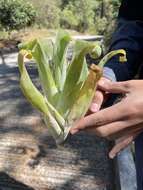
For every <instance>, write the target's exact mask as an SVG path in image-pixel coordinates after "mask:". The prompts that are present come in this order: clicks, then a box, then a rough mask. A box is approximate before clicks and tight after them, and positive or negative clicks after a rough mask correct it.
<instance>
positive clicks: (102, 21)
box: [0, 0, 121, 41]
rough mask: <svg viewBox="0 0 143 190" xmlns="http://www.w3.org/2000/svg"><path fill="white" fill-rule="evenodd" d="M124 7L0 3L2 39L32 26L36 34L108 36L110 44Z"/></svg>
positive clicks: (91, 0)
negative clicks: (59, 31)
mask: <svg viewBox="0 0 143 190" xmlns="http://www.w3.org/2000/svg"><path fill="white" fill-rule="evenodd" d="M120 3H121V0H52V1H51V0H44V1H39V0H0V34H1V35H0V36H1V38H2V37H4V38H6V37H7V36H8V35H7V33H6V31H9V30H10V31H12V30H19V29H21V28H22V29H23V28H24V29H25V27H27V26H30V25H32V26H33V29H32V31H33V32H34V31H35V30H36V31H37V29H45V30H51V29H53V30H55V29H57V28H63V29H68V30H72V31H73V30H74V31H77V32H79V33H88V34H94V35H98V34H99V35H104V36H105V39H106V41H109V40H110V37H111V33H112V32H113V29H114V27H115V21H116V18H117V15H118V8H119V5H120ZM25 30H27V29H25ZM27 31H28V30H27ZM22 32H23V35H24V34H25V31H23V30H22ZM5 33H6V34H5ZM17 35H19V33H17ZM41 35H42V33H41ZM26 36H27V32H26ZM38 36H39V35H38Z"/></svg>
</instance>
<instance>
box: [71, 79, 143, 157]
mask: <svg viewBox="0 0 143 190" xmlns="http://www.w3.org/2000/svg"><path fill="white" fill-rule="evenodd" d="M100 88H101V89H102V90H103V91H106V92H109V93H117V94H118V93H119V94H124V95H126V97H125V98H124V99H123V100H122V101H121V102H119V103H117V104H115V105H113V106H111V107H108V108H106V109H103V110H101V111H99V112H97V113H94V114H91V115H88V116H86V117H84V118H82V119H81V120H80V121H78V122H77V123H76V126H75V127H74V128H72V129H71V134H74V133H77V132H78V131H80V130H85V131H87V132H90V133H92V134H93V133H94V134H96V135H97V136H100V137H104V138H107V139H109V140H115V139H116V140H117V144H116V145H115V147H113V149H112V150H111V152H110V153H109V156H110V158H113V157H114V156H115V155H116V154H117V153H118V152H119V151H120V150H121V149H123V148H125V147H126V146H127V145H128V144H129V143H131V142H132V140H133V139H134V138H135V137H136V136H137V135H138V134H139V133H140V132H142V131H143V80H131V81H126V82H112V83H102V85H100Z"/></svg>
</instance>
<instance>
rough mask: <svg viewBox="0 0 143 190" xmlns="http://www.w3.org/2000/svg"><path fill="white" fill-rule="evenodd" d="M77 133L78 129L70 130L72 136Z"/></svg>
mask: <svg viewBox="0 0 143 190" xmlns="http://www.w3.org/2000/svg"><path fill="white" fill-rule="evenodd" d="M77 132H79V129H76V128H73V129H71V130H70V133H71V134H72V135H74V134H76V133H77Z"/></svg>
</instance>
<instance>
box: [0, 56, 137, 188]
mask: <svg viewBox="0 0 143 190" xmlns="http://www.w3.org/2000/svg"><path fill="white" fill-rule="evenodd" d="M28 71H29V72H30V76H31V78H32V80H33V81H34V83H36V85H37V86H39V83H38V78H37V71H36V69H35V66H34V65H33V64H31V63H30V64H28ZM40 122H41V119H40V115H39V113H38V112H36V111H35V110H34V109H33V108H32V106H31V105H30V104H29V103H28V102H27V100H26V99H25V98H24V96H23V94H22V92H21V90H20V87H19V72H18V66H17V53H11V54H5V55H2V56H0V139H1V141H0V190H1V189H2V190H45V189H55V190H64V189H65V190H67V189H70V190H72V189H74V190H75V189H77V190H78V189H79V190H85V189H86V190H88V189H89V190H92V189H94V190H115V185H117V184H118V183H121V186H122V188H120V187H118V189H122V190H127V189H128V187H129V186H130V185H131V187H130V190H135V189H136V185H135V175H134V166H133V165H132V164H131V165H129V170H128V169H127V165H128V164H127V163H130V162H131V163H132V157H131V156H130V157H128V155H127V154H126V153H125V154H121V156H119V157H118V158H117V161H120V163H121V164H120V167H119V169H120V168H121V170H120V172H119V173H118V175H119V176H121V178H120V182H119V181H118V182H117V181H116V179H115V178H116V177H115V165H114V163H113V162H112V161H110V160H109V159H108V156H107V154H108V151H109V148H110V145H109V143H107V142H106V141H104V140H102V139H99V138H95V137H93V136H91V137H90V136H85V135H79V136H77V137H75V138H73V139H71V140H69V142H68V143H67V145H66V149H64V150H58V151H59V154H60V157H59V155H58V154H57V149H56V148H55V145H54V144H53V141H51V140H50V139H48V137H47V139H48V140H46V143H47V142H48V144H50V147H49V145H48V147H47V146H46V148H45V149H46V150H44V151H45V152H46V153H45V154H46V155H48V154H49V153H50V155H48V157H46V156H44V157H42V156H41V159H42V160H43V162H44V167H43V166H41V165H40V166H39V168H40V167H41V168H40V170H39V172H40V173H41V170H42V171H44V173H43V175H42V174H40V175H41V176H38V177H37V178H36V177H35V175H37V173H38V172H36V174H35V173H34V171H33V173H32V174H31V173H30V172H31V170H30V169H29V168H27V166H25V168H26V171H25V174H24V175H22V174H21V172H20V173H18V174H16V171H15V170H14V169H13V170H14V172H13V171H11V170H10V168H11V167H14V166H15V167H16V165H17V160H14V161H13V162H11V160H12V159H14V158H13V155H14V154H9V152H7V151H6V150H7V149H8V150H9V147H10V150H11V151H13V146H19V147H20V146H21V142H22V143H23V144H25V145H24V146H27V147H29V146H37V145H35V144H36V143H39V140H38V141H37V140H36V141H35V140H32V139H33V136H34V135H35V134H36V135H35V136H36V139H38V138H39V136H40V133H43V134H46V133H47V131H46V130H45V129H43V126H42V128H41V127H37V123H40ZM35 126H36V128H35ZM15 133H17V135H18V136H17V137H16V138H17V139H15V136H14V139H13V137H11V136H9V135H11V134H12V135H15ZM22 134H23V135H24V136H23V137H22ZM25 134H26V135H25ZM29 135H31V136H30V137H29ZM20 136H21V137H20ZM35 136H34V138H35ZM37 137H38V138H37ZM7 138H9V139H8V140H6V139H7ZM11 138H12V139H11ZM20 138H21V139H20ZM26 141H27V144H26ZM17 142H18V143H19V145H15V144H14V145H13V144H12V143H17ZM75 142H76V144H75ZM46 143H45V144H46ZM33 144H34V145H33ZM45 144H44V142H43V144H42V145H41V144H40V146H42V149H44V148H43V147H45ZM78 145H79V147H78ZM38 146H39V145H38ZM16 155H17V154H15V156H14V157H15V158H16V157H17V156H16ZM41 155H42V154H41ZM65 155H66V158H64V160H63V157H64V156H65ZM24 158H25V157H24ZM53 158H55V160H54V159H53ZM122 158H123V159H122ZM4 159H5V160H7V161H5V163H4V162H3V161H4ZM25 159H27V157H26V158H25ZM21 160H22V161H23V157H22V158H21ZM48 161H49V163H50V164H51V166H52V165H54V169H53V168H52V170H53V172H55V174H54V175H55V176H57V177H59V176H60V178H56V179H55V178H53V176H52V175H50V173H47V169H46V168H49V167H50V166H49V165H48ZM46 163H47V164H46ZM71 163H72V170H71V168H70V164H71ZM10 166H11V167H10ZM130 166H131V167H130ZM57 167H58V169H57ZM59 168H60V170H62V169H63V172H62V173H60V174H59V173H58V172H59ZM122 171H123V172H122ZM26 172H29V173H30V174H29V173H26ZM74 172H75V173H76V177H73V176H75V173H74ZM68 174H70V175H71V176H72V178H70V176H69V178H68V179H67V175H68ZM78 174H80V175H78ZM28 175H31V177H28ZM32 176H34V177H33V178H32ZM40 177H41V178H40ZM29 179H30V180H31V181H32V183H31V181H29ZM43 179H44V182H43V181H42V180H43ZM54 180H55V181H54ZM57 180H58V183H57ZM53 181H54V183H53ZM115 183H116V184H115ZM37 184H39V186H38V185H37ZM47 184H50V185H49V186H48V185H47ZM55 184H56V185H55ZM63 184H64V185H63ZM91 184H92V185H91ZM125 184H126V186H125ZM11 187H12V188H11ZM49 187H50V188H49Z"/></svg>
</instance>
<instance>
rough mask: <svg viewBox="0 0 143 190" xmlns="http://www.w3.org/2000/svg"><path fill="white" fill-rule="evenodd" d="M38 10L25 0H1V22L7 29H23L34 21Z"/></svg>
mask: <svg viewBox="0 0 143 190" xmlns="http://www.w3.org/2000/svg"><path fill="white" fill-rule="evenodd" d="M35 17H36V11H35V10H34V8H33V6H32V4H30V3H28V2H25V1H24V0H0V24H1V25H2V26H3V27H4V28H5V29H6V30H13V29H17V30H18V29H21V28H24V27H26V26H30V25H31V24H33V23H34V21H35Z"/></svg>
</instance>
